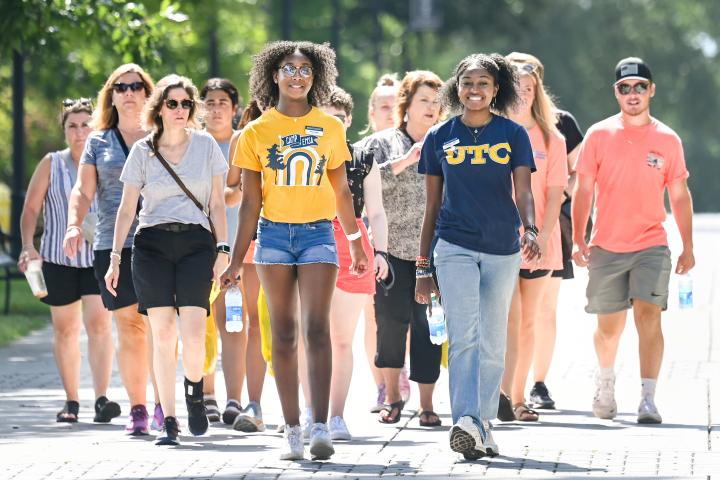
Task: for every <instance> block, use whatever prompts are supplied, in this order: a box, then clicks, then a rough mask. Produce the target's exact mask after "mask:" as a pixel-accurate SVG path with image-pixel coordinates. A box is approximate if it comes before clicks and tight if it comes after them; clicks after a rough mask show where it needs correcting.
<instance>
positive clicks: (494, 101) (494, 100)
mask: <svg viewBox="0 0 720 480" xmlns="http://www.w3.org/2000/svg"><path fill="white" fill-rule="evenodd" d="M496 100H497V97H493V98H492V101H491V102H490V107H492V108H495V104H496V103H497V102H496Z"/></svg>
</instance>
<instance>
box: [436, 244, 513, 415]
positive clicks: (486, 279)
mask: <svg viewBox="0 0 720 480" xmlns="http://www.w3.org/2000/svg"><path fill="white" fill-rule="evenodd" d="M434 257H435V267H436V268H437V276H438V281H439V283H440V285H439V287H440V293H441V294H442V302H443V308H444V309H445V318H446V321H447V329H448V340H449V347H450V348H449V352H448V353H449V355H448V357H449V358H448V359H449V368H448V370H449V372H450V409H451V410H452V418H453V423H455V422H457V421H458V419H459V418H460V417H463V416H469V417H472V418H473V420H474V421H475V423H477V424H478V426H479V425H480V422H481V421H482V420H489V419H491V418H495V417H496V416H497V409H498V401H499V400H500V381H501V380H502V375H503V370H504V368H505V344H506V341H507V319H508V312H509V310H510V300H511V299H512V294H513V289H514V288H515V284H516V282H517V278H518V272H519V271H520V253H519V252H518V253H515V254H513V255H490V254H487V253H481V252H477V251H475V250H469V249H467V248H463V247H460V246H458V245H454V244H452V243H449V242H446V241H445V240H443V239H439V240H438V242H437V245H436V246H435V253H434Z"/></svg>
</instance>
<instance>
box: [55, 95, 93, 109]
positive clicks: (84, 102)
mask: <svg viewBox="0 0 720 480" xmlns="http://www.w3.org/2000/svg"><path fill="white" fill-rule="evenodd" d="M62 104H63V107H64V108H71V107H74V106H75V105H80V106H82V107H92V101H91V100H90V99H89V98H85V97H81V98H66V99H65V100H63V102H62Z"/></svg>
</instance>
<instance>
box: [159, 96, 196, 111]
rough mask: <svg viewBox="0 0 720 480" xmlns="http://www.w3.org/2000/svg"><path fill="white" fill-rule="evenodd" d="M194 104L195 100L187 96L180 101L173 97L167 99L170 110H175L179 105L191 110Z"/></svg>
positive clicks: (166, 103)
mask: <svg viewBox="0 0 720 480" xmlns="http://www.w3.org/2000/svg"><path fill="white" fill-rule="evenodd" d="M193 105H195V102H193V101H192V100H189V99H187V98H186V99H185V100H182V101H180V102H178V101H177V100H173V99H172V98H171V99H168V100H165V106H166V107H167V108H169V109H170V110H175V109H176V108H178V106H180V107H182V108H183V109H184V110H190V109H191V108H192V107H193Z"/></svg>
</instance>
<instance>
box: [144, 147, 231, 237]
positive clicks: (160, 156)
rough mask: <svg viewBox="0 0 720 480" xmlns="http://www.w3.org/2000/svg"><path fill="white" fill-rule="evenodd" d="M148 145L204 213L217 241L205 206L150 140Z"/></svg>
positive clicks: (179, 185) (181, 188) (213, 226)
mask: <svg viewBox="0 0 720 480" xmlns="http://www.w3.org/2000/svg"><path fill="white" fill-rule="evenodd" d="M147 145H148V147H150V151H151V152H153V153H154V154H155V156H156V157H157V159H158V160H160V164H161V165H162V166H163V167H165V170H167V172H168V173H169V174H170V176H171V177H172V178H173V180H175V183H177V184H178V187H180V190H182V191H183V192H185V195H187V196H188V198H189V199H190V200H192V202H193V203H194V204H195V206H196V207H197V208H198V209H199V210H200V211H201V212H202V214H203V215H205V218H207V219H208V223H209V224H210V232H211V233H212V236H213V238H214V239H215V241H216V242H217V235H216V234H215V225H213V222H212V219H211V218H210V215H208V214H207V213H206V212H205V208H204V207H203V205H202V203H200V202H199V201H198V199H197V198H195V195H193V194H192V192H191V191H190V190H189V189H188V188H187V187H186V186H185V184H184V183H183V181H182V180H180V177H178V174H177V173H175V170H173V169H172V167H171V166H170V164H168V162H167V160H165V159H164V158H163V156H162V155H160V150H158V149H156V148H155V146H154V145H153V143H152V141H151V140H148V141H147Z"/></svg>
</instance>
